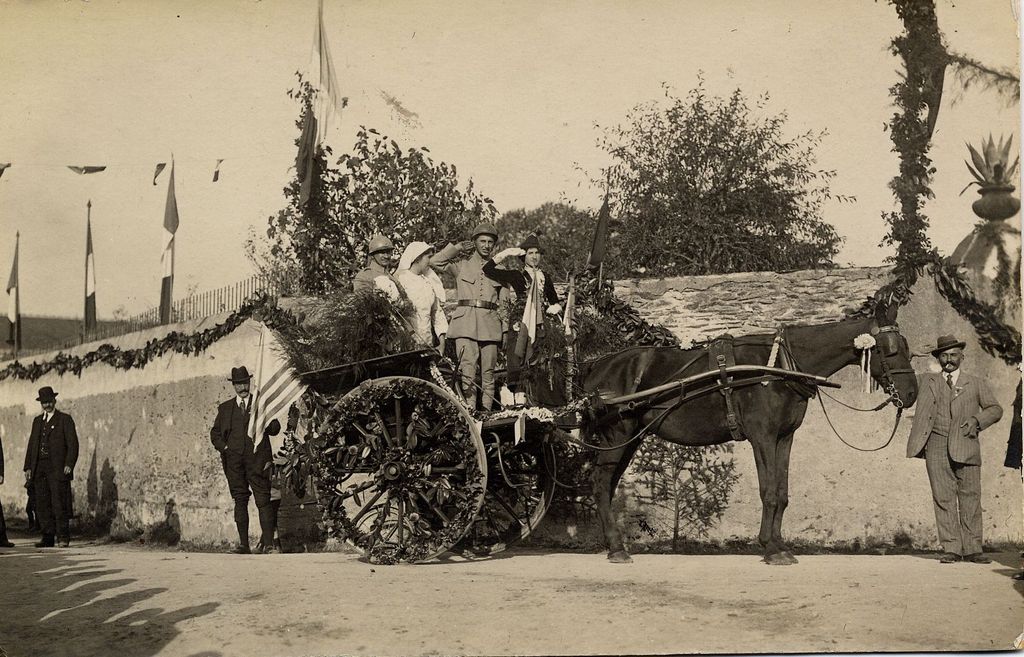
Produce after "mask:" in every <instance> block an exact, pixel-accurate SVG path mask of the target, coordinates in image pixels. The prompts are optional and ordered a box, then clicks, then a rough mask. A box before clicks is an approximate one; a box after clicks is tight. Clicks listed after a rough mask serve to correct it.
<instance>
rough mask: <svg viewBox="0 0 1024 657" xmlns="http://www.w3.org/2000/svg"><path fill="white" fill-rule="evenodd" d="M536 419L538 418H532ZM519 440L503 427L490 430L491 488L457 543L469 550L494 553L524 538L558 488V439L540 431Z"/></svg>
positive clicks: (476, 553) (463, 550)
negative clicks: (507, 434)
mask: <svg viewBox="0 0 1024 657" xmlns="http://www.w3.org/2000/svg"><path fill="white" fill-rule="evenodd" d="M531 424H532V423H531ZM530 428H531V429H536V431H534V432H531V433H532V435H531V437H530V439H529V440H525V441H523V442H521V443H519V444H518V445H516V444H514V441H513V440H511V439H509V438H508V437H505V438H504V439H503V438H502V437H501V436H500V435H499V434H498V433H497V432H488V431H485V432H484V436H483V438H484V445H486V448H487V464H488V473H489V476H488V479H487V494H486V496H485V497H484V505H483V508H482V509H480V513H479V514H478V515H477V518H476V521H475V522H474V523H473V525H472V527H470V529H469V531H468V532H467V533H466V535H465V536H464V537H463V539H462V540H461V541H459V544H458V545H457V546H456V548H455V551H457V552H460V553H462V554H464V555H466V556H488V555H491V554H497V553H498V552H501V551H503V550H505V548H507V547H508V546H509V545H511V544H513V543H515V542H516V541H521V540H523V539H524V538H526V537H527V536H529V535H530V533H531V532H532V531H533V530H534V529H536V528H537V526H538V525H539V524H540V522H541V520H542V519H543V518H544V514H545V513H546V512H547V510H548V507H549V506H550V505H551V499H552V497H553V495H554V493H555V478H554V476H553V474H554V473H555V472H556V469H555V468H556V463H555V453H554V448H553V445H552V444H551V443H550V442H549V441H548V439H547V437H546V436H539V435H537V433H536V432H537V431H540V430H541V429H540V428H539V427H537V428H535V427H530Z"/></svg>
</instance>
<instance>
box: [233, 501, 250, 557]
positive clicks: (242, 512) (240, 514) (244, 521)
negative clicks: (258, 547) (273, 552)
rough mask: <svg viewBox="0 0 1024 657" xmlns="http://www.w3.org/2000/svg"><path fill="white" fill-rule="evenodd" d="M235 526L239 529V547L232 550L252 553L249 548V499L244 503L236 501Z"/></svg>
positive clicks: (238, 552)
mask: <svg viewBox="0 0 1024 657" xmlns="http://www.w3.org/2000/svg"><path fill="white" fill-rule="evenodd" d="M235 527H236V528H237V529H238V547H236V548H235V549H234V550H232V552H233V553H235V554H252V550H251V549H249V501H248V500H246V501H245V503H244V504H241V503H239V502H235Z"/></svg>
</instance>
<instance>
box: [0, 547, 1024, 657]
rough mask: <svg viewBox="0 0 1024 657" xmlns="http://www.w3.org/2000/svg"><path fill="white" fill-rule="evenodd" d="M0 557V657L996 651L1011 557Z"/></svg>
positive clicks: (113, 550) (1011, 628)
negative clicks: (783, 561) (393, 562)
mask: <svg viewBox="0 0 1024 657" xmlns="http://www.w3.org/2000/svg"><path fill="white" fill-rule="evenodd" d="M16 542H17V543H18V544H19V545H18V547H16V548H15V549H12V550H5V551H2V554H0V583H2V584H0V648H2V650H0V655H4V654H6V655H8V656H10V657H15V656H21V655H33V656H39V657H42V656H44V655H60V656H64V655H75V656H83V657H84V656H91V655H97V656H98V655H104V656H105V655H115V656H116V657H132V656H137V655H138V656H141V655H147V656H148V655H161V656H163V655H175V656H177V655H182V656H186V655H187V656H191V657H199V656H203V657H216V656H228V655H244V656H246V657H249V656H263V655H333V654H356V655H370V654H373V655H437V654H458V655H462V654H467V655H476V654H483V655H502V654H586V653H605V654H609V653H611V654H636V653H679V652H683V653H695V652H766V651H767V652H779V651H810V652H823V651H883V650H896V651H917V650H993V649H1007V648H1010V647H1011V645H1012V642H1013V640H1014V638H1015V637H1016V636H1017V635H1018V634H1019V633H1020V632H1021V629H1022V625H1024V614H1022V610H1024V605H1022V597H1021V596H1022V593H1024V588H1022V586H1021V584H1019V583H1015V582H1014V581H1013V580H1011V579H1010V577H1009V576H1010V575H1011V574H1012V573H1013V572H1014V567H1015V566H1016V564H1017V559H1018V557H1017V555H1016V554H1011V553H1005V554H996V555H992V556H993V557H995V558H996V562H994V563H992V564H991V565H976V564H955V565H940V564H939V563H938V562H937V561H936V560H935V556H934V555H922V556H846V555H825V556H804V557H802V558H801V560H800V564H798V565H796V566H792V567H770V566H766V565H764V564H762V563H760V562H759V561H758V559H757V557H752V556H684V555H638V556H636V557H635V562H634V563H632V564H628V565H612V564H609V563H607V562H606V561H605V559H604V556H603V555H600V554H593V555H588V554H562V553H555V554H551V553H546V554H538V553H530V552H515V551H512V552H509V553H506V554H505V555H502V558H495V559H491V560H488V561H475V562H466V561H462V560H455V559H453V560H450V561H446V562H440V563H436V564H430V565H420V566H392V567H385V566H369V565H367V564H365V563H361V562H360V561H359V560H358V559H357V558H356V557H355V556H353V555H350V554H339V553H319V554H283V555H266V556H237V555H229V554H205V553H189V552H173V551H168V552H164V551H157V550H148V549H141V548H135V547H131V546H123V545H122V546H118V545H89V544H78V545H77V546H76V545H75V544H73V545H72V547H71V548H70V549H64V550H53V549H50V550H36V549H34V548H32V547H30V546H29V542H30V541H29V539H20V540H16Z"/></svg>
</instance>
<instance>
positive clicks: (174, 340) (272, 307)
mask: <svg viewBox="0 0 1024 657" xmlns="http://www.w3.org/2000/svg"><path fill="white" fill-rule="evenodd" d="M249 318H252V319H256V320H258V321H261V322H263V323H264V324H266V325H267V326H269V327H270V328H272V329H276V330H283V331H286V332H288V331H290V330H292V329H293V328H294V327H295V326H296V324H297V322H296V319H295V317H294V316H292V314H291V313H290V312H288V311H287V310H284V309H282V308H278V307H277V305H276V303H275V301H274V298H273V297H270V296H268V295H267V294H265V293H262V292H261V293H259V294H256V295H254V296H253V297H252V298H250V299H249V300H248V301H246V302H245V303H243V304H242V306H241V307H240V308H239V309H238V310H236V311H235V312H233V313H231V314H230V315H228V317H227V319H225V320H224V321H223V322H222V323H220V324H217V325H216V326H213V327H210V328H208V329H204V330H202V331H197V332H195V333H182V332H181V331H171V332H170V333H168V334H167V335H165V336H163V337H162V338H153V339H152V340H150V341H148V342H147V343H146V344H145V345H144V346H143V347H140V348H138V349H121V348H120V347H115V346H114V345H112V344H109V343H104V344H102V345H100V346H99V348H97V349H95V350H93V351H90V352H88V353H86V354H83V355H81V356H79V355H76V354H69V353H65V352H59V353H58V354H57V355H56V356H54V357H53V358H52V359H51V360H48V361H45V362H41V363H40V362H32V363H29V364H27V365H25V364H23V363H21V361H14V362H13V363H11V364H10V365H8V366H7V367H5V368H4V369H2V370H0V381H3V380H6V379H21V380H28V381H35V380H36V379H39V378H40V377H42V376H45V375H47V374H51V373H54V374H59V375H61V376H63V375H65V374H69V373H70V374H74V375H75V376H81V375H82V370H84V369H86V368H87V367H91V366H93V365H96V364H97V363H105V364H107V365H110V366H111V367H115V368H117V369H121V370H130V369H137V368H142V367H145V366H146V365H147V364H148V363H150V362H151V361H152V360H153V359H155V358H159V357H161V356H163V355H164V354H167V353H176V354H184V355H186V356H194V355H196V354H199V353H201V352H203V351H205V350H206V349H208V348H209V347H210V345H212V344H213V343H214V342H217V341H218V340H220V339H221V338H223V337H225V336H227V335H228V334H230V333H232V332H233V331H234V330H235V329H237V328H238V327H239V326H241V325H242V323H243V322H244V321H245V320H247V319H249Z"/></svg>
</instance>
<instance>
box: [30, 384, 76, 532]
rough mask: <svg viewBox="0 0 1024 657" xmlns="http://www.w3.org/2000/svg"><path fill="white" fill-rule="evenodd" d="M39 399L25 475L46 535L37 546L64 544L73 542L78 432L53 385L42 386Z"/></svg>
mask: <svg viewBox="0 0 1024 657" xmlns="http://www.w3.org/2000/svg"><path fill="white" fill-rule="evenodd" d="M36 401H38V402H39V404H40V405H41V406H42V408H43V412H42V413H41V414H40V415H37V416H36V417H35V418H34V419H33V420H32V433H31V434H30V435H29V439H28V449H26V450H25V477H26V479H28V480H29V481H31V482H32V487H33V489H34V490H35V502H36V514H37V515H38V518H39V526H40V527H41V529H42V532H43V539H42V540H41V541H40V542H38V543H36V547H53V546H54V540H55V539H57V540H58V541H59V545H60V546H61V547H68V546H69V545H70V543H71V523H70V518H71V509H70V508H67V503H68V500H69V499H70V496H69V495H68V494H67V492H66V491H67V488H68V487H69V485H70V481H71V479H72V478H73V476H74V471H75V463H77V462H78V432H77V431H76V430H75V421H74V420H73V419H72V418H71V416H70V415H68V414H67V413H63V412H61V411H58V410H57V393H56V392H54V391H53V388H51V387H50V386H44V387H42V388H40V389H39V396H38V397H36Z"/></svg>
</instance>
